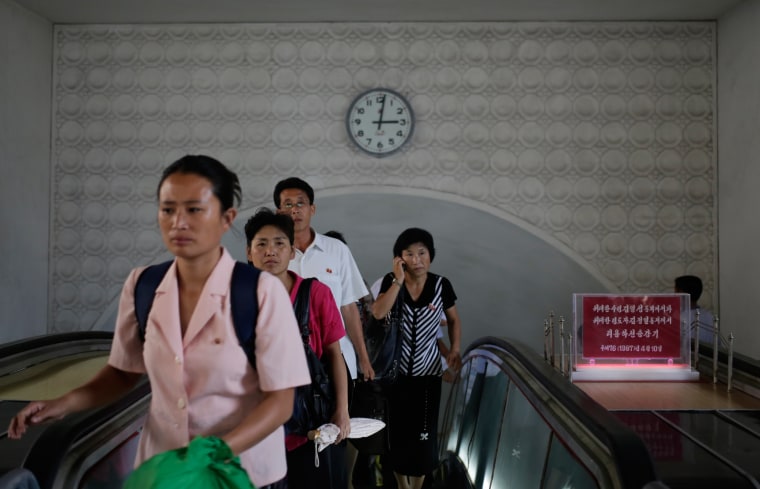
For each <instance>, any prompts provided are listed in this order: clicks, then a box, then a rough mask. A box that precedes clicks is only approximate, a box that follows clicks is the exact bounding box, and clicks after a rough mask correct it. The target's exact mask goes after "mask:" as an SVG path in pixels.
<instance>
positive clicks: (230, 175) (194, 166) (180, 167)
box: [156, 155, 242, 211]
mask: <svg viewBox="0 0 760 489" xmlns="http://www.w3.org/2000/svg"><path fill="white" fill-rule="evenodd" d="M174 173H192V174H195V175H199V176H201V177H203V178H205V179H206V180H208V181H209V182H211V187H212V191H213V192H214V195H215V196H216V198H217V199H219V202H221V204H222V211H226V210H227V209H229V208H231V207H234V206H235V203H237V205H240V202H241V201H242V196H241V195H242V194H241V191H240V181H239V180H238V177H237V175H236V174H235V172H233V171H232V170H230V169H229V168H227V167H226V166H224V164H222V162H221V161H219V160H217V159H214V158H212V157H210V156H205V155H185V156H183V157H182V158H180V159H178V160H177V161H175V162H174V163H172V164H171V165H169V166H168V167H166V169H165V170H164V171H163V173H162V174H161V180H159V181H158V189H156V195H157V196H160V193H161V185H163V183H164V180H166V179H167V178H169V176H170V175H173V174H174Z"/></svg>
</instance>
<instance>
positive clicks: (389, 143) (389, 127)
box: [346, 88, 414, 156]
mask: <svg viewBox="0 0 760 489" xmlns="http://www.w3.org/2000/svg"><path fill="white" fill-rule="evenodd" d="M346 129H347V130H348V137H349V138H350V139H351V140H352V141H353V142H354V143H356V145H357V146H358V147H359V148H360V149H361V150H363V151H366V152H367V153H369V154H371V155H374V156H387V155H389V154H391V153H393V152H395V151H398V150H399V149H401V147H402V146H403V145H404V143H406V142H407V141H409V139H410V138H411V136H412V131H413V130H414V114H413V113H412V107H411V106H410V105H409V102H408V101H407V100H406V99H405V98H404V97H403V96H402V95H401V94H399V93H397V92H394V91H393V90H389V89H387V88H376V89H374V90H369V91H367V92H364V93H362V94H360V95H359V96H358V97H356V99H354V101H353V102H352V103H351V106H350V107H349V109H348V114H347V115H346Z"/></svg>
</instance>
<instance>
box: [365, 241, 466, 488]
mask: <svg viewBox="0 0 760 489" xmlns="http://www.w3.org/2000/svg"><path fill="white" fill-rule="evenodd" d="M433 258H435V246H434V244H433V236H432V235H431V234H430V233H429V232H428V231H425V230H424V229H419V228H409V229H407V230H405V231H404V232H402V233H401V234H400V235H399V237H398V238H397V239H396V243H395V244H394V245H393V272H392V273H389V274H388V275H386V276H385V277H384V279H383V282H382V285H381V286H380V293H379V294H378V296H377V298H376V299H375V302H374V304H373V306H372V315H373V316H375V317H376V318H378V319H380V318H383V317H385V316H386V315H387V314H388V313H389V312H390V310H391V308H392V307H393V305H394V303H395V302H396V299H397V298H398V297H399V294H401V298H402V301H403V313H402V321H401V330H402V338H403V339H402V353H401V362H400V369H399V376H398V378H397V380H396V382H395V383H393V384H392V386H391V387H390V392H389V402H390V417H389V422H388V430H389V443H390V461H391V464H392V466H393V471H394V474H395V476H396V482H397V483H398V487H399V489H419V488H421V487H422V484H423V482H424V480H425V475H426V474H429V473H431V472H432V471H433V469H434V468H435V466H436V465H437V457H438V437H437V430H438V409H439V404H440V400H441V375H442V369H441V359H440V355H441V352H440V351H439V349H438V343H437V334H438V328H439V327H440V324H441V314H442V313H443V314H444V315H445V317H446V321H447V323H448V333H449V342H450V349H449V352H448V354H447V355H446V361H447V362H448V364H449V366H450V367H451V368H452V369H454V370H455V371H456V370H458V369H459V367H460V366H461V363H462V362H461V357H460V352H459V348H460V344H459V343H460V322H459V315H458V314H457V309H456V305H455V302H456V298H457V297H456V294H455V293H454V289H453V287H452V286H451V283H450V282H449V280H448V279H447V278H445V277H442V276H440V275H436V274H434V273H430V271H429V269H430V264H431V263H432V261H433Z"/></svg>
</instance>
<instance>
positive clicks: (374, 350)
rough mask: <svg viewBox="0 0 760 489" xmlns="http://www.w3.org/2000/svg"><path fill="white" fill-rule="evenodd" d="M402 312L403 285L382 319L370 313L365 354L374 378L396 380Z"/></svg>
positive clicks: (365, 335) (399, 357)
mask: <svg viewBox="0 0 760 489" xmlns="http://www.w3.org/2000/svg"><path fill="white" fill-rule="evenodd" d="M391 287H393V285H391ZM403 312H404V287H403V286H402V287H401V290H399V292H398V296H397V297H396V302H394V304H393V307H391V310H390V311H388V314H386V315H385V317H384V318H382V319H376V318H375V316H372V315H370V317H369V321H368V322H367V326H366V328H365V330H364V343H365V346H366V347H367V355H368V356H369V361H370V363H371V364H372V370H374V371H375V380H378V381H382V382H386V383H392V382H393V381H395V380H396V376H397V375H398V372H399V364H400V362H401V337H402V332H401V318H402V315H403Z"/></svg>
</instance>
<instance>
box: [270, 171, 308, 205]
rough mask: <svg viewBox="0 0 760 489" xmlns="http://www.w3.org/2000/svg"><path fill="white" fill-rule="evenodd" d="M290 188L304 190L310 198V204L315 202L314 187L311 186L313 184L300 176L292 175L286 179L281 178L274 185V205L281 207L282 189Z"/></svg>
mask: <svg viewBox="0 0 760 489" xmlns="http://www.w3.org/2000/svg"><path fill="white" fill-rule="evenodd" d="M289 189H298V190H303V191H304V193H306V196H307V197H308V198H309V205H312V204H314V189H313V188H311V185H309V184H308V183H306V182H305V181H303V180H301V179H300V178H298V177H290V178H286V179H285V180H280V181H279V182H277V185H275V186H274V206H275V207H276V208H278V209H279V208H280V194H281V193H282V191H283V190H289Z"/></svg>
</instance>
